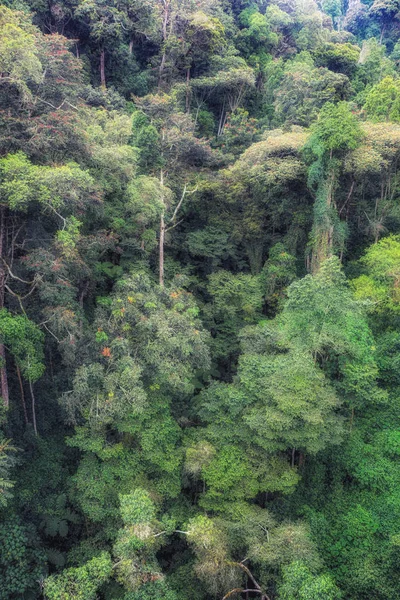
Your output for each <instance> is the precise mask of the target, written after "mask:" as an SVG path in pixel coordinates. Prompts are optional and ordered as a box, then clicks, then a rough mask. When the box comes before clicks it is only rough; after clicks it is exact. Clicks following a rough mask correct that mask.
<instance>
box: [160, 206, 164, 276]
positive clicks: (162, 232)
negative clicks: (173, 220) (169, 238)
mask: <svg viewBox="0 0 400 600" xmlns="http://www.w3.org/2000/svg"><path fill="white" fill-rule="evenodd" d="M164 242H165V220H164V213H162V214H161V218H160V260H159V262H160V265H159V269H160V286H161V287H164Z"/></svg>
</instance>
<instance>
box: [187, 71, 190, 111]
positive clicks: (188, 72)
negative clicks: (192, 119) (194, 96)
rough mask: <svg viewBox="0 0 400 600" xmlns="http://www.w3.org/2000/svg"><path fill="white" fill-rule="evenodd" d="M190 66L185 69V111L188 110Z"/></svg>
mask: <svg viewBox="0 0 400 600" xmlns="http://www.w3.org/2000/svg"><path fill="white" fill-rule="evenodd" d="M189 82H190V67H188V68H187V70H186V112H187V113H188V112H189V111H190V86H189Z"/></svg>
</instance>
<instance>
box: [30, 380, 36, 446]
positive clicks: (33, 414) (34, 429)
mask: <svg viewBox="0 0 400 600" xmlns="http://www.w3.org/2000/svg"><path fill="white" fill-rule="evenodd" d="M29 389H30V392H31V398H32V422H33V431H34V432H35V435H37V434H38V431H37V426H36V406H35V405H36V400H35V394H34V393H33V385H32V381H31V380H30V379H29Z"/></svg>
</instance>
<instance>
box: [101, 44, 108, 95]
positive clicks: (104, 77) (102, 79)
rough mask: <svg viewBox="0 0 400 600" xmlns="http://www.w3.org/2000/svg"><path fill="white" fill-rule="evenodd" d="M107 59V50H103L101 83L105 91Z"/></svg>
mask: <svg viewBox="0 0 400 600" xmlns="http://www.w3.org/2000/svg"><path fill="white" fill-rule="evenodd" d="M105 58H106V54H105V50H104V48H102V49H101V53H100V81H101V87H102V88H103V89H105V88H106V87H107V86H106V72H105Z"/></svg>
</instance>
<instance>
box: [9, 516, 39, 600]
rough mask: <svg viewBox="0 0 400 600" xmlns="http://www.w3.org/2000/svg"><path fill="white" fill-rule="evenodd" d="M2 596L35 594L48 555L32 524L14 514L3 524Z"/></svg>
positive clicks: (14, 597) (13, 596) (15, 596)
mask: <svg viewBox="0 0 400 600" xmlns="http://www.w3.org/2000/svg"><path fill="white" fill-rule="evenodd" d="M0 566H1V569H0V598H1V600H11V599H15V600H16V599H17V598H21V597H22V596H23V595H25V594H29V593H36V592H37V587H38V581H40V582H41V581H43V577H44V575H45V556H44V553H43V551H42V550H41V548H40V546H39V543H38V538H37V534H36V532H35V530H34V528H33V527H32V526H25V525H23V524H22V523H21V522H20V521H19V520H18V519H16V518H15V517H14V518H13V517H10V518H3V519H2V522H1V525H0Z"/></svg>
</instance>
